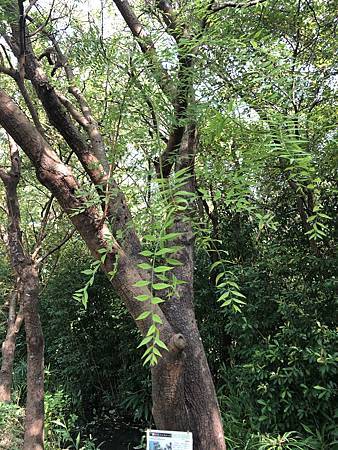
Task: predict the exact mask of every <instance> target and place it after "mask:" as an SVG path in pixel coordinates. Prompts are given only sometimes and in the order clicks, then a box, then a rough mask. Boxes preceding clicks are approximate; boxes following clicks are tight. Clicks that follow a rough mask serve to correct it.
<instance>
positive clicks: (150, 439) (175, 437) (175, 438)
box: [147, 430, 193, 450]
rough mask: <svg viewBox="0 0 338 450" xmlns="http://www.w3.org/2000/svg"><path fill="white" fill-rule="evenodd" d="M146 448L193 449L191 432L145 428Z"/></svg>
mask: <svg viewBox="0 0 338 450" xmlns="http://www.w3.org/2000/svg"><path fill="white" fill-rule="evenodd" d="M147 450H193V449H192V433H189V432H186V433H185V432H183V431H164V430H147Z"/></svg>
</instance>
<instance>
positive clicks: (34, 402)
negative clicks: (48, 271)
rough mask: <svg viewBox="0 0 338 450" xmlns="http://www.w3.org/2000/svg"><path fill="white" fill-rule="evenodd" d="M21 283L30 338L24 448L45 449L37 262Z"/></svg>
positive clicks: (42, 341) (29, 265) (25, 449)
mask: <svg viewBox="0 0 338 450" xmlns="http://www.w3.org/2000/svg"><path fill="white" fill-rule="evenodd" d="M21 283H22V302H23V312H24V317H25V330H26V341H27V401H26V419H25V435H24V445H23V450H43V448H44V446H43V438H44V433H43V426H44V339H43V333H42V327H41V322H40V317H39V312H38V290H39V278H38V270H37V268H36V267H35V266H34V264H32V263H31V264H27V266H26V267H24V269H23V271H22V277H21Z"/></svg>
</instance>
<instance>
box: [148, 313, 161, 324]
mask: <svg viewBox="0 0 338 450" xmlns="http://www.w3.org/2000/svg"><path fill="white" fill-rule="evenodd" d="M151 318H152V320H153V322H155V323H160V324H163V322H162V319H161V317H160V316H158V315H157V314H153V315H152V316H151Z"/></svg>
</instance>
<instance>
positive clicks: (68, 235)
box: [38, 228, 75, 264]
mask: <svg viewBox="0 0 338 450" xmlns="http://www.w3.org/2000/svg"><path fill="white" fill-rule="evenodd" d="M74 233H75V228H74V229H73V230H72V231H71V232H70V233H67V234H66V236H65V237H64V238H63V239H62V241H61V242H59V243H58V244H57V245H56V246H55V247H53V248H52V249H51V250H49V251H48V252H47V253H46V254H45V255H43V256H42V257H41V258H40V259H39V261H38V263H39V264H41V263H42V262H43V261H44V260H45V259H47V258H48V257H49V256H50V255H52V254H53V253H55V252H57V251H58V250H60V248H61V247H63V246H64V245H65V244H66V243H67V242H68V241H69V240H70V239H71V238H72V237H73V235H74Z"/></svg>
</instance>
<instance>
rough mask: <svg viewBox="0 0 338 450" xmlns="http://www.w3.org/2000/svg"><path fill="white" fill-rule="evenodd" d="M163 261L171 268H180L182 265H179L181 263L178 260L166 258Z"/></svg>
mask: <svg viewBox="0 0 338 450" xmlns="http://www.w3.org/2000/svg"><path fill="white" fill-rule="evenodd" d="M165 260H166V262H167V263H168V264H171V265H172V266H182V265H183V263H181V261H179V260H178V259H174V258H166V259H165Z"/></svg>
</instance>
